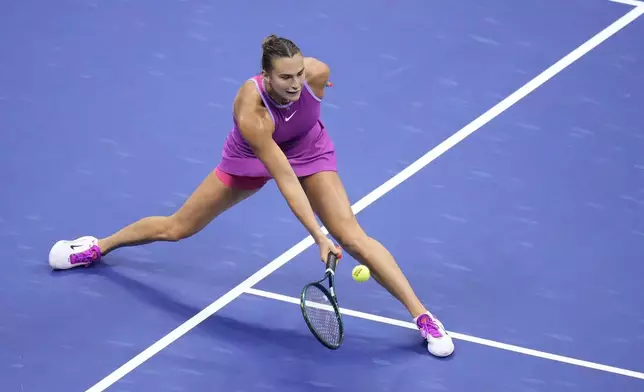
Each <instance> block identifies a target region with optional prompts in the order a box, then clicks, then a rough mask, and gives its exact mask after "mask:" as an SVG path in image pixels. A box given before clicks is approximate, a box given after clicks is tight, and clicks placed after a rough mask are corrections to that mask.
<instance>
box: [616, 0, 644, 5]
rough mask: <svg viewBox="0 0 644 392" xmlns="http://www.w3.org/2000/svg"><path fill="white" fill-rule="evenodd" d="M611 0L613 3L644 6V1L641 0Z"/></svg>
mask: <svg viewBox="0 0 644 392" xmlns="http://www.w3.org/2000/svg"><path fill="white" fill-rule="evenodd" d="M610 1H612V2H613V3H621V4H627V5H632V6H633V7H642V6H644V1H639V0H610Z"/></svg>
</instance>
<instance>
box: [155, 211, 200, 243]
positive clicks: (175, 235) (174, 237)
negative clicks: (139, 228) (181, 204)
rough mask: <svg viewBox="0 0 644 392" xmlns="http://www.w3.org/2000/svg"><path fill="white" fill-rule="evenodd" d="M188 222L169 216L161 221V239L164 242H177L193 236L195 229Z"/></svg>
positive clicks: (175, 216)
mask: <svg viewBox="0 0 644 392" xmlns="http://www.w3.org/2000/svg"><path fill="white" fill-rule="evenodd" d="M194 226H195V225H194V224H191V223H190V222H188V221H185V220H183V219H180V218H179V217H178V216H177V215H170V216H167V217H165V219H164V220H163V227H162V237H163V240H164V241H168V242H178V241H181V240H183V239H186V238H188V237H191V236H193V235H194V234H195V233H196V232H197V229H196V228H195V227H194Z"/></svg>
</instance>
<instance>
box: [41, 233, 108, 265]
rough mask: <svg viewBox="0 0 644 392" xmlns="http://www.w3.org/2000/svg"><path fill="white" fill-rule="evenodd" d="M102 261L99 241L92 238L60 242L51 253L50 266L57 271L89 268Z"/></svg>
mask: <svg viewBox="0 0 644 392" xmlns="http://www.w3.org/2000/svg"><path fill="white" fill-rule="evenodd" d="M100 259H101V250H100V249H99V247H98V239H97V238H95V237H91V236H86V237H80V238H77V239H75V240H72V241H66V240H62V241H58V242H56V243H55V244H54V246H53V247H52V248H51V250H50V251H49V265H50V266H51V268H53V269H56V270H61V269H70V268H74V267H80V266H85V267H87V266H89V265H90V264H92V263H95V262H97V261H99V260H100Z"/></svg>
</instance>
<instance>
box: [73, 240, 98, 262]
mask: <svg viewBox="0 0 644 392" xmlns="http://www.w3.org/2000/svg"><path fill="white" fill-rule="evenodd" d="M100 259H101V250H100V249H99V247H98V245H92V247H91V248H89V249H87V250H85V251H83V252H80V253H75V254H72V255H71V256H69V263H70V264H72V265H76V264H91V263H94V262H96V261H99V260H100Z"/></svg>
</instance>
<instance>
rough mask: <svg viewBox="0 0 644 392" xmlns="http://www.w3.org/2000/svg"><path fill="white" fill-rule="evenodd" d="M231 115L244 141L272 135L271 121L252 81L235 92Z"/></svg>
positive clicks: (248, 81) (272, 126)
mask: <svg viewBox="0 0 644 392" xmlns="http://www.w3.org/2000/svg"><path fill="white" fill-rule="evenodd" d="M233 114H234V116H235V120H236V121H237V124H238V126H239V129H240V132H241V133H242V136H244V138H246V139H248V138H250V139H254V138H257V137H261V136H262V135H264V136H266V135H271V134H272V133H273V130H274V124H273V120H272V118H271V115H270V113H269V112H268V110H267V109H266V107H264V103H263V101H262V97H261V96H260V95H259V92H258V91H257V87H256V85H255V82H253V81H252V80H247V81H246V82H244V84H242V85H241V87H240V88H239V90H238V91H237V95H236V96H235V101H234V103H233Z"/></svg>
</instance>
